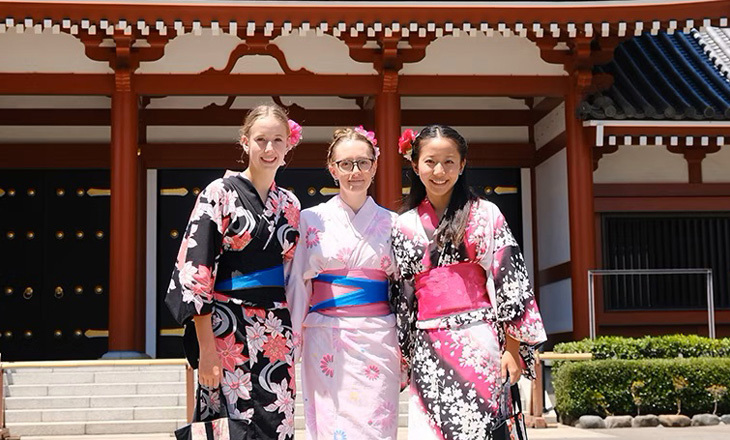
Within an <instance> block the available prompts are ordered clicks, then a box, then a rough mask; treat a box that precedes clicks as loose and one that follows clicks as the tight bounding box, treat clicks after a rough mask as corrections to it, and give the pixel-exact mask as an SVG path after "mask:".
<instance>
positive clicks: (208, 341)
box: [193, 314, 223, 388]
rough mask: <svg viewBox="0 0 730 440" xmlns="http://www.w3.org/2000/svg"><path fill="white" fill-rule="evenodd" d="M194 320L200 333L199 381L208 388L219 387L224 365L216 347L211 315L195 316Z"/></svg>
mask: <svg viewBox="0 0 730 440" xmlns="http://www.w3.org/2000/svg"><path fill="white" fill-rule="evenodd" d="M193 321H194V322H195V331H196V332H197V334H198V347H200V363H199V365H198V383H200V384H201V385H203V386H205V387H208V388H218V386H219V385H220V383H221V375H222V374H223V367H222V366H221V358H220V356H218V352H217V351H216V349H215V336H213V324H212V321H211V315H210V314H207V315H198V316H194V317H193Z"/></svg>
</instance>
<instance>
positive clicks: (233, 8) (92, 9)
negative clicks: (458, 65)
mask: <svg viewBox="0 0 730 440" xmlns="http://www.w3.org/2000/svg"><path fill="white" fill-rule="evenodd" d="M728 15H730V0H697V1H673V0H667V1H666V2H663V3H661V4H657V3H648V2H647V3H644V2H627V3H613V2H612V3H602V2H596V3H589V4H581V5H575V4H569V5H563V4H555V3H548V4H544V5H541V4H534V3H533V4H529V5H520V4H479V5H475V4H469V3H464V4H458V3H457V4H454V3H453V2H443V3H441V4H414V5H404V4H402V3H400V4H391V3H387V2H372V3H370V4H363V3H362V2H358V3H353V4H341V3H336V4H329V3H328V2H322V3H312V2H291V3H289V2H287V3H286V4H271V3H260V2H258V3H257V2H236V3H231V2H216V1H211V2H206V3H177V4H175V3H158V2H143V1H135V2H125V3H123V4H122V3H115V2H111V1H108V2H78V1H57V2H48V1H6V2H2V3H0V31H2V30H3V29H2V27H3V26H4V27H5V28H11V27H14V26H18V25H21V26H26V27H29V26H28V25H30V26H34V25H37V24H42V25H44V26H46V25H50V26H53V25H59V26H61V27H62V28H63V29H70V28H72V27H73V26H74V25H76V26H79V27H81V28H83V29H87V28H88V27H90V26H97V27H99V28H101V29H106V27H107V26H117V27H122V28H126V27H127V26H129V27H130V28H132V27H139V28H145V27H149V28H150V29H153V30H155V29H157V28H159V27H170V28H171V30H174V29H175V25H176V23H178V27H182V28H185V29H186V30H191V29H196V28H200V27H206V28H207V27H213V26H215V27H220V28H221V29H222V31H223V32H227V31H230V29H229V24H230V23H235V24H236V29H235V31H238V32H243V34H244V35H245V34H246V32H251V31H253V32H271V31H272V30H273V29H280V28H281V27H290V28H304V29H313V30H315V29H320V30H321V31H322V32H325V33H331V32H333V30H334V29H335V28H337V29H338V31H341V32H348V33H349V32H353V33H359V32H366V33H368V34H369V35H368V36H371V35H370V34H375V33H380V32H383V33H385V34H386V36H388V34H390V33H393V32H395V33H397V32H403V30H404V29H405V30H407V31H410V32H419V31H420V30H421V29H423V31H424V32H427V33H439V29H440V32H441V33H442V34H443V35H448V34H452V33H454V32H469V31H471V30H476V31H488V30H489V29H491V30H494V31H500V32H504V31H506V30H509V31H512V32H515V33H523V32H524V33H525V34H527V36H531V37H532V36H536V37H538V38H540V37H542V36H552V37H560V36H565V35H567V36H568V37H573V36H575V35H586V36H593V35H595V36H605V37H608V36H615V35H618V36H619V37H621V36H622V34H624V35H631V34H632V33H634V32H639V33H640V32H642V31H658V30H666V31H668V32H671V31H673V30H675V29H680V30H681V29H686V28H688V27H689V28H691V27H700V26H706V25H713V26H727V24H728V20H727V17H728ZM267 28H268V30H267ZM249 35H250V34H249Z"/></svg>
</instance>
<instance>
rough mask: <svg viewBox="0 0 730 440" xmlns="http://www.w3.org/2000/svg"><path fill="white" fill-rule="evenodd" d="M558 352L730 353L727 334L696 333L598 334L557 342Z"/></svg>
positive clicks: (611, 355)
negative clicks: (586, 337) (641, 336)
mask: <svg viewBox="0 0 730 440" xmlns="http://www.w3.org/2000/svg"><path fill="white" fill-rule="evenodd" d="M553 350H554V351H555V352H557V353H593V358H594V359H669V358H676V357H685V358H687V357H730V338H723V339H710V338H705V337H702V336H697V335H667V336H645V337H643V338H624V337H620V336H601V337H600V338H597V339H595V340H590V339H583V340H582V341H576V342H564V343H560V344H556V345H555V348H554V349H553Z"/></svg>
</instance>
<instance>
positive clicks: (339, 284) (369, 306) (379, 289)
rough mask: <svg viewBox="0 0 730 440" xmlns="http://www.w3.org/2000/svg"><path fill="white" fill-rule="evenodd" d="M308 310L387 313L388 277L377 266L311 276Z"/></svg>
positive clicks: (343, 313) (335, 313)
mask: <svg viewBox="0 0 730 440" xmlns="http://www.w3.org/2000/svg"><path fill="white" fill-rule="evenodd" d="M309 310H310V312H313V311H316V312H318V313H322V314H323V315H328V316H338V317H345V316H383V315H389V314H390V313H391V312H390V306H389V305H388V278H387V277H386V275H385V272H383V271H382V270H377V269H360V270H347V269H340V270H327V271H324V272H322V273H321V274H319V275H318V276H317V277H315V278H314V279H312V297H311V299H310V309H309Z"/></svg>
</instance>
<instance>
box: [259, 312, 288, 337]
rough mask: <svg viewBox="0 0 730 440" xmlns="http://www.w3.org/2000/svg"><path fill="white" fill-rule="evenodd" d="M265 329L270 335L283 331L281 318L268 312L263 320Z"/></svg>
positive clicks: (279, 333)
mask: <svg viewBox="0 0 730 440" xmlns="http://www.w3.org/2000/svg"><path fill="white" fill-rule="evenodd" d="M264 325H265V326H266V331H267V332H269V333H271V334H272V335H274V336H275V335H281V334H283V333H284V326H283V325H282V324H281V319H279V318H277V317H276V315H274V314H273V313H272V312H269V316H268V317H267V318H266V321H265V322H264Z"/></svg>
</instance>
